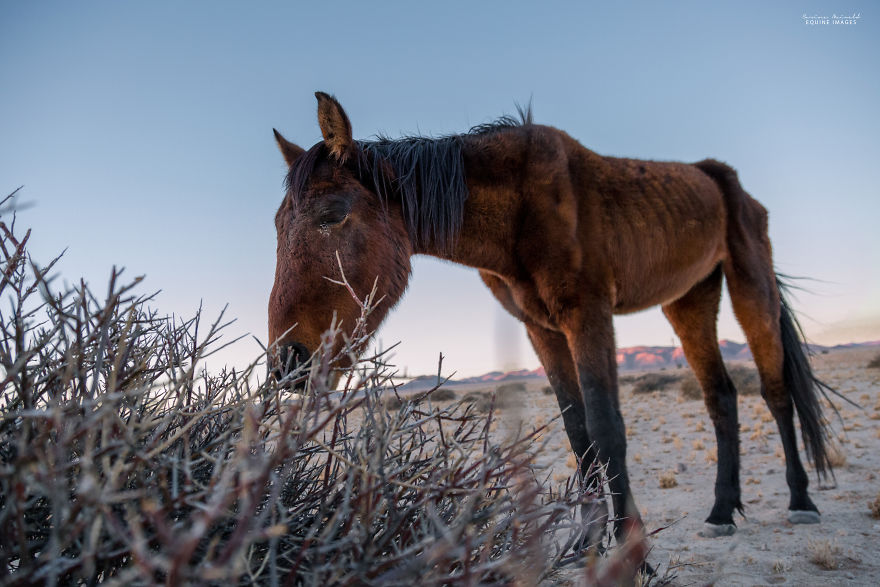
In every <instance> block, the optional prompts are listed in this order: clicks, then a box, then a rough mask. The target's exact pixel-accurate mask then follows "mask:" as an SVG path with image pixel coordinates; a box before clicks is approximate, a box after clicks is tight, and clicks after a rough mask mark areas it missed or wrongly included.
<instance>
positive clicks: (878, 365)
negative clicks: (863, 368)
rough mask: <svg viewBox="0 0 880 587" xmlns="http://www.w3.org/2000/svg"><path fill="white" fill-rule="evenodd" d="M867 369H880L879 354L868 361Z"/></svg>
mask: <svg viewBox="0 0 880 587" xmlns="http://www.w3.org/2000/svg"><path fill="white" fill-rule="evenodd" d="M867 368H868V369H880V355H877V356H876V357H874V358H873V359H871V360H870V362H868V365H867Z"/></svg>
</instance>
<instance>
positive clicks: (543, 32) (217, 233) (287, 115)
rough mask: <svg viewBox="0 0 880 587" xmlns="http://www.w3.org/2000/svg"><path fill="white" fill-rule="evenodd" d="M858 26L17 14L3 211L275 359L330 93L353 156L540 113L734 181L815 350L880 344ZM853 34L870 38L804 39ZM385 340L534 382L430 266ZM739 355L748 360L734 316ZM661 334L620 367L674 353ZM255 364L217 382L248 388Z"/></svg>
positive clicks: (754, 18) (478, 308) (620, 151)
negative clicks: (286, 284)
mask: <svg viewBox="0 0 880 587" xmlns="http://www.w3.org/2000/svg"><path fill="white" fill-rule="evenodd" d="M875 6H876V5H875V3H873V2H864V1H863V0H859V1H858V2H857V3H853V2H852V1H851V0H845V1H841V2H837V1H830V0H811V1H807V2H791V1H780V2H727V3H720V2H711V3H709V2H705V1H699V2H676V1H669V2H615V3H611V2H584V1H581V2H533V1H529V2H512V1H505V2H474V1H468V2H458V1H444V2H432V3H420V2H413V1H411V0H409V1H401V2H378V1H376V2H268V1H261V2H214V1H211V2H162V1H150V2H116V1H114V2H85V1H83V2H42V1H41V2H24V1H14V0H10V1H6V2H2V3H0V88H2V90H0V191H2V192H3V193H8V192H11V191H12V190H13V189H15V188H16V187H18V186H19V185H24V189H23V191H22V199H23V200H24V201H27V202H30V203H32V204H34V205H33V207H32V208H30V209H28V210H26V211H24V212H22V213H21V215H20V222H22V224H26V225H28V226H31V227H32V228H33V231H34V234H33V236H32V241H31V242H32V253H33V255H34V256H35V258H36V259H37V260H43V261H48V259H49V258H51V257H52V256H53V255H54V254H55V253H57V252H60V251H61V250H62V249H64V248H67V253H66V255H65V260H64V261H63V263H62V264H61V265H60V275H61V276H62V277H63V278H65V279H68V280H70V281H76V280H78V278H79V277H80V276H84V277H85V278H86V279H87V280H89V281H90V282H91V284H92V285H93V286H95V287H96V289H97V290H99V291H103V289H104V287H105V285H104V284H105V281H106V279H107V276H108V275H109V271H110V268H111V267H112V266H113V265H118V266H124V267H126V268H127V273H128V274H129V275H131V276H135V275H141V274H146V275H147V280H146V286H145V288H144V291H147V290H149V289H161V290H162V293H161V295H160V296H159V298H158V300H157V306H158V308H159V309H160V310H161V311H162V312H165V313H177V314H183V315H190V314H192V313H193V311H194V310H195V309H196V308H197V307H198V305H199V302H200V300H203V301H204V304H205V307H206V309H207V311H208V313H209V315H213V314H215V313H216V312H217V311H218V310H219V309H220V308H221V307H222V306H223V305H225V304H227V303H228V304H229V312H230V315H231V316H235V317H237V318H238V320H239V321H238V323H237V324H236V326H235V328H234V331H235V332H250V333H252V334H254V335H255V336H257V337H258V338H260V339H262V340H263V341H265V339H266V304H267V300H268V296H269V291H270V289H271V286H272V280H273V272H274V266H275V259H274V256H275V231H274V226H273V215H274V213H275V210H276V208H277V206H278V204H279V203H280V201H281V198H282V188H281V182H282V178H283V174H284V171H285V169H284V166H283V163H282V161H281V157H280V155H279V153H278V152H277V149H276V147H275V144H274V142H273V138H272V132H271V131H272V128H273V127H277V128H278V129H279V130H281V131H282V132H283V133H284V134H285V135H286V136H287V138H289V139H290V140H293V141H295V142H297V143H299V144H301V145H303V146H306V147H308V146H310V145H311V144H313V143H315V142H316V141H318V140H319V139H320V131H319V129H318V126H317V122H316V118H315V98H314V95H313V93H314V91H315V90H323V91H326V92H329V93H333V94H335V95H336V96H337V97H338V98H339V100H340V101H341V103H342V104H343V106H344V107H345V108H346V110H347V112H348V114H349V116H350V118H351V120H352V124H353V127H354V134H355V136H356V137H357V138H369V137H371V136H372V135H374V134H376V133H379V132H383V133H387V134H389V135H392V136H395V135H398V134H400V133H414V132H422V133H449V132H458V131H464V130H466V129H467V128H468V127H470V126H472V125H474V124H478V123H482V122H487V121H489V120H492V119H493V118H495V117H497V116H498V115H500V114H503V113H510V112H513V111H514V109H515V106H514V104H515V102H519V103H524V102H528V101H529V99H532V101H533V105H534V113H535V119H536V121H537V122H540V123H544V124H550V125H553V126H557V127H559V128H562V129H564V130H566V131H568V132H569V133H570V134H571V135H572V136H574V137H575V138H577V139H578V140H580V141H581V142H582V143H583V144H584V145H586V146H588V147H590V148H591V149H593V150H595V151H598V152H600V153H604V154H609V155H620V156H630V157H641V158H651V159H677V160H685V161H694V160H699V159H702V158H704V157H708V156H711V157H715V158H718V159H721V160H724V161H727V162H728V163H730V164H732V165H733V166H734V167H736V168H737V169H738V170H739V174H740V179H741V181H742V182H743V184H744V186H745V188H746V189H747V190H748V191H749V192H750V193H752V194H753V195H754V196H755V197H756V198H758V199H759V200H760V201H761V202H762V203H763V204H764V205H765V206H766V207H767V208H768V209H769V210H770V232H771V238H772V240H773V243H774V248H775V256H776V257H775V258H776V263H777V266H778V268H779V269H780V270H782V271H784V272H786V273H789V274H793V275H804V276H809V277H812V278H815V279H817V280H821V281H817V282H812V283H808V284H807V286H808V287H809V288H810V289H811V290H812V293H810V294H801V295H799V297H798V299H797V300H796V307H797V308H799V309H800V310H801V311H802V314H803V315H804V325H805V327H806V329H807V332H808V335H809V336H810V338H811V339H813V340H814V341H816V342H819V343H826V344H829V343H830V344H834V343H840V342H847V341H851V340H867V339H880V270H878V268H880V228H878V219H880V189H878V186H880V112H878V109H880V106H878V105H880V75H878V73H877V71H878V70H877V64H878V63H880V11H877V10H875V9H874V8H875ZM805 14H806V15H808V16H814V15H819V16H829V17H831V16H832V15H834V14H838V15H842V14H846V15H853V14H859V15H860V16H861V18H860V19H858V21H857V24H856V25H834V24H829V25H817V26H810V25H808V24H805V22H804V20H803V18H802V16H803V15H805ZM414 267H415V270H414V273H413V279H412V281H411V283H410V289H409V292H408V294H407V295H406V296H405V297H404V299H403V300H402V302H401V303H400V305H399V306H398V309H397V311H396V312H395V313H393V314H392V315H391V317H390V318H389V320H388V321H387V322H386V325H385V326H384V327H383V329H382V331H381V332H380V333H379V339H380V340H381V341H382V343H383V344H384V345H385V346H389V345H390V344H392V343H394V342H397V341H402V343H403V344H402V345H401V347H400V349H399V351H398V352H397V363H398V364H399V365H401V366H407V367H408V368H409V371H410V372H411V373H417V372H431V371H434V370H435V369H436V360H437V355H438V353H439V352H443V353H444V355H446V356H447V359H446V360H445V362H444V365H445V366H447V367H448V368H449V369H453V370H456V371H458V372H459V373H460V374H476V373H481V372H485V371H488V370H491V369H495V368H510V367H520V366H522V367H530V368H531V367H535V366H537V360H536V359H535V357H534V356H533V355H532V354H531V351H530V349H529V346H528V342H527V341H526V340H525V337H524V334H523V332H522V329H521V328H520V327H519V326H518V325H517V324H516V323H514V322H512V319H508V318H506V317H505V315H504V313H503V312H502V311H501V310H500V309H498V308H497V307H496V304H495V303H494V301H493V299H492V298H491V296H490V295H489V294H488V293H487V292H486V291H484V289H483V287H482V285H481V283H480V281H479V279H478V277H477V276H476V273H475V272H473V271H471V270H466V269H463V268H460V267H455V266H452V265H447V264H442V263H440V262H437V261H434V260H431V259H427V258H419V259H416V261H415V264H414ZM720 324H721V326H720V335H721V336H722V337H728V338H733V339H737V340H743V336H742V334H741V332H740V331H739V329H738V327H737V325H736V323H735V320H734V319H733V318H732V314H731V312H730V311H729V310H728V309H727V308H726V307H725V309H724V310H723V311H722V316H721V323H720ZM672 340H673V333H672V329H671V328H670V327H669V326H668V325H667V323H666V322H665V320H664V319H663V317H662V315H661V314H660V313H659V312H658V311H651V312H645V313H642V314H639V315H637V316H633V317H627V318H624V319H621V320H619V321H618V344H619V345H621V346H629V345H635V344H670V343H671V341H672ZM256 348H257V347H256V344H255V343H252V342H245V343H243V344H240V345H238V346H236V347H235V350H234V351H231V352H230V353H229V354H226V355H224V356H223V360H227V361H230V362H235V363H238V364H242V363H245V362H247V361H248V360H249V359H250V358H251V357H252V356H254V355H255V354H256Z"/></svg>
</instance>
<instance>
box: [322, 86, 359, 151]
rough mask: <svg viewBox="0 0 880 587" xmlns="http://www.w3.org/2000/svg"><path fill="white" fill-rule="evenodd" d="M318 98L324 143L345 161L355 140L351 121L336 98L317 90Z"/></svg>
mask: <svg viewBox="0 0 880 587" xmlns="http://www.w3.org/2000/svg"><path fill="white" fill-rule="evenodd" d="M315 97H316V98H317V99H318V125H320V127H321V134H322V135H324V144H326V145H327V148H328V149H330V153H331V154H333V156H334V157H336V158H337V159H338V160H339V161H340V162H342V161H345V158H346V157H347V156H348V153H349V150H350V149H351V146H352V143H353V142H354V141H353V140H352V138H351V123H350V122H349V121H348V116H346V114H345V110H343V109H342V106H340V105H339V102H337V101H336V98H334V97H333V96H330V95H329V94H325V93H324V92H315Z"/></svg>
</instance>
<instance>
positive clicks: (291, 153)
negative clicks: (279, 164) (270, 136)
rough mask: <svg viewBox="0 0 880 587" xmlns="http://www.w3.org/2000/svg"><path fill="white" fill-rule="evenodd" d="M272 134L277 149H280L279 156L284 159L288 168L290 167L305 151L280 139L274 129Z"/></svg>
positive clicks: (278, 133)
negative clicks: (273, 134)
mask: <svg viewBox="0 0 880 587" xmlns="http://www.w3.org/2000/svg"><path fill="white" fill-rule="evenodd" d="M272 132H274V133H275V142H276V143H278V148H279V149H281V156H282V157H284V162H285V163H287V166H288V167H291V166H292V165H293V163H294V161H296V160H297V159H299V158H300V157H301V156H302V154H303V153H305V152H306V150H305V149H303V148H302V147H300V146H298V145H294V144H293V143H291V142H290V141H288V140H287V139H285V138H284V137H282V136H281V133H280V132H278V131H277V130H275V129H274V128H273V129H272Z"/></svg>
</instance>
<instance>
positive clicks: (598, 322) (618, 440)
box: [564, 303, 644, 543]
mask: <svg viewBox="0 0 880 587" xmlns="http://www.w3.org/2000/svg"><path fill="white" fill-rule="evenodd" d="M585 308H588V309H589V310H590V312H589V314H587V313H586V312H583V311H582V310H576V311H574V312H571V313H570V314H571V315H570V317H569V320H567V321H566V323H565V325H564V331H565V335H566V338H567V340H568V344H569V348H570V350H571V354H572V357H573V358H574V363H575V368H576V371H577V378H578V384H579V386H580V391H581V395H582V396H583V400H584V407H585V412H586V414H585V415H586V423H587V433H588V435H589V437H590V439H591V440H592V441H593V442H594V443H595V447H596V449H597V453H598V456H599V460H600V461H601V462H602V464H603V465H605V466H606V467H607V474H608V483H609V486H610V488H611V493H612V504H613V506H614V517H615V522H614V534H615V537H616V538H617V540H618V543H621V542H622V541H623V540H624V538H625V535H626V532H627V530H628V529H629V528H632V527H637V528H639V529H640V530H641V529H642V528H643V527H644V525H643V523H642V519H641V516H640V515H639V512H638V509H637V508H636V506H635V501H634V500H633V497H632V493H631V492H630V486H629V475H628V473H627V469H626V429H625V427H624V424H623V416H622V415H621V413H620V402H619V399H618V393H617V361H616V358H615V346H614V324H613V319H612V312H611V307H610V304H601V303H598V304H590V305H587V306H585ZM578 314H581V315H580V316H579V315H578Z"/></svg>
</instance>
